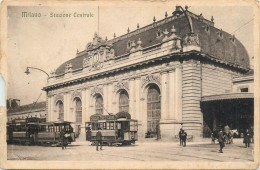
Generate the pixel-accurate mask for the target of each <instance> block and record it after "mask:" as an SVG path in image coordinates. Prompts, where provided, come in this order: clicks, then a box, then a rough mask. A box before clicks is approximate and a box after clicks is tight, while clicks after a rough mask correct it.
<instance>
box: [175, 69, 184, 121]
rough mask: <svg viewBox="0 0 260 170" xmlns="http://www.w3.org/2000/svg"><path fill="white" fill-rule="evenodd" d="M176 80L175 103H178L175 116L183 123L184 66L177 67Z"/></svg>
mask: <svg viewBox="0 0 260 170" xmlns="http://www.w3.org/2000/svg"><path fill="white" fill-rule="evenodd" d="M175 72H176V74H175V75H176V80H175V84H176V86H175V93H176V95H175V101H176V110H175V115H176V117H175V118H176V119H177V120H178V121H182V66H181V65H178V66H176V71H175Z"/></svg>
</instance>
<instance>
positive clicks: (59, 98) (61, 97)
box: [55, 94, 64, 104]
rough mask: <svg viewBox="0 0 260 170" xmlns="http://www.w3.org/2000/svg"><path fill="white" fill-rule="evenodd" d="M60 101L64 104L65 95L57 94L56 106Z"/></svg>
mask: <svg viewBox="0 0 260 170" xmlns="http://www.w3.org/2000/svg"><path fill="white" fill-rule="evenodd" d="M58 101H62V103H63V102H64V96H63V94H57V95H56V96H55V104H56V103H57V102H58Z"/></svg>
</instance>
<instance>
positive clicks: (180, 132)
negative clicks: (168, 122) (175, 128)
mask: <svg viewBox="0 0 260 170" xmlns="http://www.w3.org/2000/svg"><path fill="white" fill-rule="evenodd" d="M181 134H182V128H181V129H180V131H179V138H180V146H181V145H182V140H181V138H182V137H181Z"/></svg>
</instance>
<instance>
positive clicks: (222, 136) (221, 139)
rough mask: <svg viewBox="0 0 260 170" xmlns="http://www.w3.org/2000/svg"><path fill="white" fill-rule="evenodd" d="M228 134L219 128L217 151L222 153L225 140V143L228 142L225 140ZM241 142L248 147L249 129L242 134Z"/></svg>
mask: <svg viewBox="0 0 260 170" xmlns="http://www.w3.org/2000/svg"><path fill="white" fill-rule="evenodd" d="M228 134H229V133H225V132H223V131H222V129H220V131H219V133H218V142H219V146H220V149H219V152H220V153H223V148H224V147H225V141H226V143H227V144H230V142H228V141H227V140H226V138H228ZM243 143H244V144H245V147H246V148H248V147H250V143H251V134H250V132H249V130H248V129H247V130H246V132H245V134H244V140H243Z"/></svg>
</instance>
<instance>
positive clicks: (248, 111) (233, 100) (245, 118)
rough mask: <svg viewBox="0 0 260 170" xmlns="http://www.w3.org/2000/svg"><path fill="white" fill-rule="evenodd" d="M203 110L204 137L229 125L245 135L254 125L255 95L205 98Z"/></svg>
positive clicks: (243, 94) (202, 104)
mask: <svg viewBox="0 0 260 170" xmlns="http://www.w3.org/2000/svg"><path fill="white" fill-rule="evenodd" d="M201 109H202V112H203V120H204V122H203V123H204V129H203V134H204V137H208V136H209V135H210V134H211V132H212V130H214V129H219V128H223V127H224V126H226V125H228V126H229V127H230V128H231V129H237V130H238V132H239V133H241V132H242V133H244V131H245V130H246V129H249V128H251V127H252V126H253V125H254V95H253V93H233V94H223V95H213V96H204V97H202V99H201Z"/></svg>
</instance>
